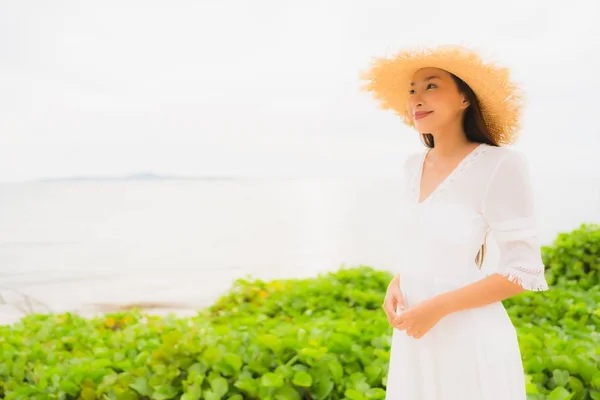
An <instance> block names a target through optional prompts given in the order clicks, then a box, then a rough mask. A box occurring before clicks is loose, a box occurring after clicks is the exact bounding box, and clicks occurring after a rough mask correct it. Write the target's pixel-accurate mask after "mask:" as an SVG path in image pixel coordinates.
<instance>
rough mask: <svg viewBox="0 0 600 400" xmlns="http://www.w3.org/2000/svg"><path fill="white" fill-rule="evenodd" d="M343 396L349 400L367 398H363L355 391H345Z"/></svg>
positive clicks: (364, 398) (364, 399)
mask: <svg viewBox="0 0 600 400" xmlns="http://www.w3.org/2000/svg"><path fill="white" fill-rule="evenodd" d="M344 395H345V396H346V397H347V398H349V399H350V400H367V397H366V396H364V395H363V394H362V393H361V392H359V391H358V390H356V389H352V388H350V389H347V390H346V391H345V392H344Z"/></svg>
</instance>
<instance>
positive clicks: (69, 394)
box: [0, 226, 600, 400]
mask: <svg viewBox="0 0 600 400" xmlns="http://www.w3.org/2000/svg"><path fill="white" fill-rule="evenodd" d="M594 229H596V228H590V227H589V226H587V227H585V226H584V227H583V228H582V229H581V230H579V231H576V232H575V233H572V234H571V235H568V237H567V236H563V238H562V239H561V240H558V239H557V241H556V246H557V247H560V248H561V249H563V250H560V251H559V250H558V249H556V248H546V249H544V254H545V255H544V257H545V259H546V260H547V262H551V263H552V264H551V266H550V268H549V270H548V274H552V278H553V283H554V284H553V285H552V287H551V290H549V291H547V292H524V293H522V294H520V295H518V296H515V297H513V298H510V299H508V300H505V301H504V304H505V306H506V308H507V310H508V313H509V315H510V316H511V319H512V320H513V323H514V324H515V326H516V328H517V331H518V333H519V346H520V348H521V353H522V355H523V360H524V361H523V365H524V368H525V372H526V373H527V379H528V385H527V390H528V396H529V397H528V398H529V399H530V400H535V399H552V400H554V399H572V400H587V399H600V332H599V331H600V330H599V329H598V326H599V322H600V309H599V308H598V304H600V289H599V287H598V286H594V285H591V282H593V280H594V279H597V271H598V265H597V263H596V261H594V260H595V258H594V254H595V253H593V252H594V251H597V247H594V246H596V245H597V238H598V236H597V233H595V232H597V230H596V231H595V230H594ZM586 241H590V242H592V244H588V243H587V242H586ZM581 248H583V249H586V250H584V251H583V253H581V251H580V250H578V249H581ZM567 249H568V250H567ZM595 249H596V250H595ZM590 253H591V254H590ZM567 254H568V255H567ZM570 254H584V256H585V260H586V261H585V263H583V264H582V265H588V266H589V268H587V267H586V268H583V267H580V266H576V267H574V266H572V265H571V264H569V261H568V260H572V256H571V255H570ZM569 269H570V270H572V272H571V273H570V279H562V278H561V277H560V276H559V273H560V272H561V271H566V270H569ZM573 271H579V272H578V273H576V272H573ZM582 272H584V273H582ZM586 274H587V275H586ZM391 278H392V274H390V273H387V272H381V271H376V270H374V269H373V268H370V267H365V266H360V267H357V268H352V269H341V270H339V271H337V272H335V273H328V274H325V275H321V276H319V277H316V278H313V279H295V280H274V281H270V282H265V281H261V280H254V281H252V280H246V279H240V280H237V281H236V282H235V283H234V284H233V286H232V288H231V290H230V291H229V292H228V293H227V294H226V295H224V296H223V297H221V298H220V299H219V300H218V301H216V302H215V304H214V305H213V306H211V307H209V308H207V309H205V310H203V311H201V312H199V313H198V314H197V316H195V317H193V318H178V317H176V316H175V315H169V316H167V317H152V316H148V315H144V314H142V313H140V312H139V311H138V310H133V311H128V312H123V313H112V314H106V315H105V316H103V317H100V318H93V319H84V318H82V317H79V316H77V315H74V314H71V313H64V314H59V315H54V314H45V315H44V314H39V315H30V316H27V317H25V318H24V319H22V320H21V321H20V322H18V323H16V324H13V325H10V326H0V360H1V362H0V397H1V398H6V399H83V400H91V399H115V400H122V399H123V400H128V399H163V400H166V399H179V398H181V399H183V400H193V399H209V400H214V399H231V400H243V399H264V400H268V399H273V400H275V399H277V400H279V399H298V400H301V399H350V400H356V399H383V398H384V397H385V386H386V379H387V368H388V361H389V355H390V352H389V350H390V341H391V327H390V326H389V325H388V323H387V320H386V318H385V314H384V313H383V311H382V309H381V302H382V299H383V296H384V293H385V290H386V288H387V285H388V283H389V281H390V279H391ZM581 282H584V284H585V285H589V286H588V287H586V288H585V290H584V289H582V286H581V285H580V283H581Z"/></svg>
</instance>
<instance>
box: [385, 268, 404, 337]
mask: <svg viewBox="0 0 600 400" xmlns="http://www.w3.org/2000/svg"><path fill="white" fill-rule="evenodd" d="M382 307H383V311H385V314H386V315H387V319H388V322H389V323H390V325H392V326H394V325H393V324H392V322H393V321H394V319H395V318H396V317H397V316H398V315H397V314H396V307H400V310H402V311H404V310H405V309H406V304H405V303H404V297H403V296H402V292H401V291H400V278H399V275H396V277H395V278H394V279H392V281H391V282H390V283H389V284H388V288H387V291H386V293H385V299H384V300H383V305H382Z"/></svg>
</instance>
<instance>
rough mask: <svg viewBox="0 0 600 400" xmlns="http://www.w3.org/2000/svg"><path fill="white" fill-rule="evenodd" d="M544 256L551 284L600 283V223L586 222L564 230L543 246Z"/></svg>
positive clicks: (588, 285)
mask: <svg viewBox="0 0 600 400" xmlns="http://www.w3.org/2000/svg"><path fill="white" fill-rule="evenodd" d="M542 256H543V260H544V265H545V266H546V268H547V273H546V278H547V279H548V283H549V284H551V285H559V286H564V287H575V288H578V289H580V290H583V289H590V288H593V287H596V286H598V285H600V225H598V224H582V225H581V226H580V228H579V229H576V230H573V231H572V232H570V233H560V234H559V235H558V236H557V237H556V239H555V240H554V243H553V244H552V245H551V246H544V247H543V248H542Z"/></svg>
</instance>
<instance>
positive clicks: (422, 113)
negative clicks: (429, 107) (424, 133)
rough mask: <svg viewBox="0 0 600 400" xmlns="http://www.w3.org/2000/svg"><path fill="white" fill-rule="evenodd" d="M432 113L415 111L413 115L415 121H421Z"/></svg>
mask: <svg viewBox="0 0 600 400" xmlns="http://www.w3.org/2000/svg"><path fill="white" fill-rule="evenodd" d="M432 112H433V111H417V112H416V113H415V119H421V118H425V117H426V116H428V115H429V114H431V113H432Z"/></svg>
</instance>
